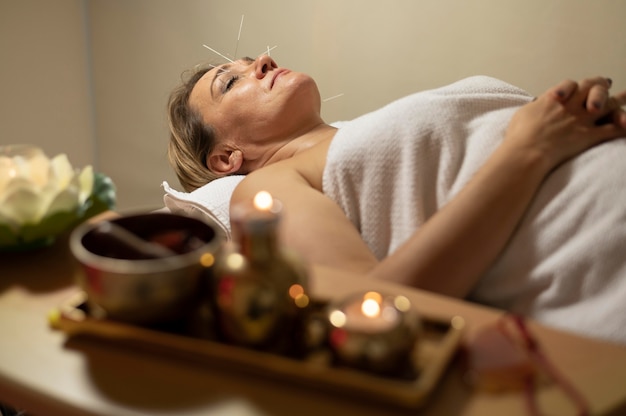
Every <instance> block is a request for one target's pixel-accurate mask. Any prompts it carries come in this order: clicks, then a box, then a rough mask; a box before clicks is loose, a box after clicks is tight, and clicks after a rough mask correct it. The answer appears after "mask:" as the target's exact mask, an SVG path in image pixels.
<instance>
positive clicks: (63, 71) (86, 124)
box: [0, 0, 626, 211]
mask: <svg viewBox="0 0 626 416" xmlns="http://www.w3.org/2000/svg"><path fill="white" fill-rule="evenodd" d="M242 14H243V15H245V19H244V25H243V29H242V33H241V40H240V43H239V47H238V55H256V54H259V53H262V52H263V51H264V50H266V48H267V46H270V47H271V46H274V45H278V47H277V48H276V49H274V50H273V51H272V53H271V54H272V57H274V58H275V59H276V60H277V61H278V63H279V65H282V66H287V67H290V68H292V69H295V70H299V71H304V72H308V73H310V74H311V75H313V76H314V77H315V78H316V80H317V82H318V86H319V88H320V91H321V94H322V97H323V98H325V97H331V96H334V95H336V94H340V93H343V94H344V95H343V96H342V97H341V98H338V99H336V100H332V101H328V102H327V103H325V104H324V107H323V115H324V117H325V119H326V120H327V121H329V122H332V121H338V120H347V119H350V118H353V117H355V116H357V115H360V114H363V113H364V112H367V111H370V110H372V109H375V108H377V107H379V106H381V105H383V104H385V103H387V102H389V101H391V100H393V99H396V98H399V97H401V96H404V95H406V94H409V93H411V92H414V91H418V90H422V89H426V88H433V87H437V86H440V85H443V84H447V83H450V82H452V81H456V80H458V79H460V78H463V77H466V76H469V75H476V74H485V75H491V76H495V77H498V78H501V79H504V80H506V81H509V82H511V83H513V84H516V85H518V86H520V87H523V88H525V89H527V90H528V91H530V92H531V93H533V94H538V93H540V92H542V91H543V90H544V89H545V88H547V87H549V86H550V85H552V84H554V83H556V82H557V81H560V80H561V79H563V78H574V79H578V78H581V77H586V76H590V75H596V74H602V75H606V76H610V77H611V78H613V81H614V88H615V89H616V90H620V89H626V72H625V71H624V68H626V25H624V23H623V20H624V17H625V16H626V2H624V1H620V0H596V1H588V0H551V1H545V0H509V1H496V0H465V1H454V0H419V1H418V0H386V1H380V0H378V1H374V0H298V1H293V0H267V1H252V0H248V1H243V0H229V1H224V0H221V1H217V0H55V1H49V0H0V52H1V54H2V60H1V62H0V91H2V100H0V144H8V143H34V144H37V145H39V146H41V147H43V148H44V149H45V150H46V152H47V153H48V154H51V155H54V154H57V153H61V152H63V153H67V154H68V156H69V158H70V161H71V162H72V164H73V165H75V166H83V165H85V164H93V165H94V168H95V169H96V170H100V171H102V172H105V173H106V174H107V175H109V176H110V177H111V178H112V179H113V181H114V182H115V184H116V185H117V189H118V191H117V195H118V208H119V209H120V210H122V211H124V210H131V209H140V208H159V207H161V206H163V202H162V195H163V191H162V189H161V188H160V183H161V182H162V181H163V180H168V181H169V182H170V184H172V185H174V186H175V187H178V182H177V181H176V179H175V177H174V175H173V174H172V172H171V170H170V168H169V165H168V164H167V160H166V155H165V149H166V143H167V135H168V133H167V124H166V118H165V105H166V100H167V96H168V94H169V91H170V90H171V89H172V87H173V86H174V85H175V84H176V83H177V82H178V80H179V77H180V74H181V72H182V71H183V70H184V69H186V68H188V67H191V66H193V65H194V64H196V63H199V62H201V61H203V60H211V61H215V60H218V61H219V57H217V56H216V55H214V54H212V53H211V52H210V51H208V50H207V49H205V48H203V47H202V44H203V43H206V44H208V45H209V46H211V47H213V48H215V49H217V50H219V51H221V52H223V53H227V54H233V53H234V51H235V47H236V40H237V34H238V30H239V24H240V21H241V15H242Z"/></svg>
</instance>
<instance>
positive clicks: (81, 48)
mask: <svg viewBox="0 0 626 416" xmlns="http://www.w3.org/2000/svg"><path fill="white" fill-rule="evenodd" d="M83 17H84V9H83V2H82V1H81V0H58V1H45V0H0V145H3V144H10V143H33V144H36V145H39V146H41V147H42V148H44V150H45V151H46V153H48V154H49V155H56V154H58V153H67V154H68V156H69V158H70V161H71V162H72V163H73V164H74V165H76V166H84V165H86V164H89V163H92V162H93V160H94V134H93V133H94V130H93V129H94V125H93V117H92V116H93V108H92V105H91V104H92V103H91V95H90V80H89V70H88V69H89V67H88V53H87V51H88V49H87V43H88V38H87V37H86V35H85V34H86V31H85V24H84V18H83Z"/></svg>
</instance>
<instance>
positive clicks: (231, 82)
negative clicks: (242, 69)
mask: <svg viewBox="0 0 626 416" xmlns="http://www.w3.org/2000/svg"><path fill="white" fill-rule="evenodd" d="M238 80H239V75H232V76H230V77H228V79H227V80H226V82H225V83H224V86H223V88H222V94H225V93H227V92H228V91H229V90H230V89H231V88H232V87H233V86H234V85H235V83H236V82H237V81H238Z"/></svg>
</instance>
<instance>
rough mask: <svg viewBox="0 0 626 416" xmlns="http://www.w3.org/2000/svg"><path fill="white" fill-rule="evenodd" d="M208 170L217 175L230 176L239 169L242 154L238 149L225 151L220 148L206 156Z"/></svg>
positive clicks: (241, 162)
mask: <svg viewBox="0 0 626 416" xmlns="http://www.w3.org/2000/svg"><path fill="white" fill-rule="evenodd" d="M206 164H207V167H208V168H209V170H211V171H212V172H214V173H216V174H219V175H232V174H234V173H237V171H239V169H241V165H242V164H243V152H242V151H241V150H239V149H226V148H222V147H221V146H220V147H219V148H218V147H216V148H215V149H213V151H212V152H211V153H209V155H208V156H207V159H206Z"/></svg>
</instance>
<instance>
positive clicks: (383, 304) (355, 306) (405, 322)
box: [327, 292, 421, 374]
mask: <svg viewBox="0 0 626 416" xmlns="http://www.w3.org/2000/svg"><path fill="white" fill-rule="evenodd" d="M327 318H328V325H329V334H328V342H329V345H330V348H331V349H332V351H333V355H334V357H335V359H336V361H337V363H338V364H343V365H348V366H351V367H356V368H360V369H364V370H368V371H373V372H377V373H388V374H397V373H399V372H402V370H403V368H408V367H410V366H409V365H408V364H410V363H411V355H412V352H413V349H414V348H415V345H416V342H417V341H418V336H419V333H420V330H421V321H420V318H419V316H418V314H417V312H416V311H415V310H414V309H413V308H412V306H411V302H410V301H409V299H408V298H406V297H404V296H393V295H383V294H381V293H378V292H367V293H364V294H358V295H355V296H351V297H349V298H347V299H345V300H343V301H341V302H338V303H336V304H333V305H331V307H330V308H329V310H328V314H327Z"/></svg>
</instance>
